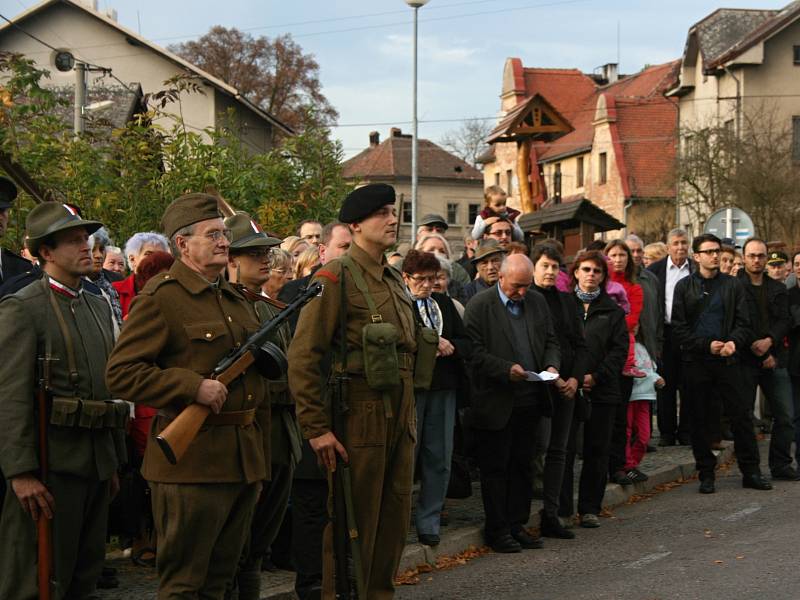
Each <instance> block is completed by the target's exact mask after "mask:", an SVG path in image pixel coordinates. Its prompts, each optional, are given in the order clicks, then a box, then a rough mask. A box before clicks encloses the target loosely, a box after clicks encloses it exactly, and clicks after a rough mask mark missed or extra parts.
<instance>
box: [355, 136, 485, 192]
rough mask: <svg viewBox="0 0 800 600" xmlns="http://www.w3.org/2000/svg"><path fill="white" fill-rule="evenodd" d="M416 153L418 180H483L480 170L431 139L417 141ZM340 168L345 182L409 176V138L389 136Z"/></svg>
mask: <svg viewBox="0 0 800 600" xmlns="http://www.w3.org/2000/svg"><path fill="white" fill-rule="evenodd" d="M418 152H419V171H418V172H419V177H420V178H433V179H451V180H452V179H455V180H461V181H481V182H482V181H483V174H482V173H481V172H480V171H478V170H477V169H476V168H474V167H472V166H470V165H469V164H468V163H466V162H464V161H463V160H461V159H460V158H458V157H457V156H455V155H453V154H450V153H449V152H448V151H447V150H445V149H444V148H441V147H440V146H437V145H436V144H434V143H433V142H431V141H430V140H425V139H422V138H420V140H419V144H418ZM342 168H343V173H344V176H345V177H346V178H348V179H370V178H377V177H411V136H410V135H405V134H393V135H390V137H388V138H387V139H385V140H384V141H383V142H381V143H380V144H377V145H375V146H369V147H368V148H366V149H365V150H362V151H361V152H360V153H358V154H356V155H355V156H354V157H352V158H350V159H348V160H346V161H345V162H344V163H343V165H342Z"/></svg>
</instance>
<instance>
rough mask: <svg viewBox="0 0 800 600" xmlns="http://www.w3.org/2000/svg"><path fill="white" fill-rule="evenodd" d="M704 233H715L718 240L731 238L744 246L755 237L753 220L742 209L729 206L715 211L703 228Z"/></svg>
mask: <svg viewBox="0 0 800 600" xmlns="http://www.w3.org/2000/svg"><path fill="white" fill-rule="evenodd" d="M703 232H704V233H713V234H714V235H716V236H717V237H718V238H731V239H733V240H735V241H736V245H737V246H742V245H743V244H744V243H745V241H746V240H747V238H749V237H753V236H754V235H755V227H754V226H753V219H751V218H750V215H748V214H747V213H746V212H744V211H743V210H742V209H741V208H736V207H735V206H729V207H727V208H721V209H719V210H717V211H715V212H714V213H713V214H712V215H711V216H710V217H708V220H707V221H706V225H705V227H704V228H703Z"/></svg>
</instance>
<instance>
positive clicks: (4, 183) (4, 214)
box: [0, 177, 33, 285]
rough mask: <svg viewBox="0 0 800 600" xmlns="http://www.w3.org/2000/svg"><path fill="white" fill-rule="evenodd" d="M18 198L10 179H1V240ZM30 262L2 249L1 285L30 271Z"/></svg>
mask: <svg viewBox="0 0 800 600" xmlns="http://www.w3.org/2000/svg"><path fill="white" fill-rule="evenodd" d="M16 197H17V186H15V185H14V182H12V181H11V180H10V179H7V178H6V177H0V238H2V237H3V236H4V235H5V234H6V230H7V229H8V219H9V217H10V216H11V207H12V205H13V203H14V199H15V198H16ZM32 266H33V265H31V263H30V261H27V260H25V259H24V258H22V257H21V256H19V255H17V254H14V253H13V252H11V250H8V249H7V248H0V285H2V284H3V282H5V281H8V280H9V279H11V278H12V277H16V276H17V275H21V274H22V273H26V272H27V271H30V269H31V267H32Z"/></svg>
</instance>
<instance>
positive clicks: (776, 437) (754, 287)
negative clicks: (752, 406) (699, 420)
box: [739, 238, 798, 481]
mask: <svg viewBox="0 0 800 600" xmlns="http://www.w3.org/2000/svg"><path fill="white" fill-rule="evenodd" d="M742 253H743V254H744V269H742V271H741V272H740V273H739V281H741V282H742V284H743V287H744V290H745V293H746V297H747V308H748V316H749V318H750V327H751V329H752V333H753V335H754V338H755V339H754V340H753V341H752V342H751V343H750V345H749V347H748V348H743V349H742V350H741V351H740V354H741V356H742V362H743V363H744V365H743V366H744V369H743V373H744V377H745V382H746V386H747V392H746V394H747V395H748V398H750V401H751V402H752V401H754V400H755V398H756V392H757V390H758V388H759V386H760V387H761V391H762V392H764V396H765V397H766V400H767V403H768V406H769V412H770V413H771V415H772V436H771V438H770V442H769V469H770V472H771V473H772V478H773V479H784V480H788V481H796V480H797V479H798V474H797V471H796V470H795V469H794V467H792V441H793V440H794V425H793V423H792V418H793V413H794V408H793V403H792V383H791V380H790V379H789V372H788V371H787V368H786V367H787V363H788V359H789V356H788V354H789V353H788V350H787V348H786V346H785V344H784V338H785V337H786V335H787V334H788V333H789V329H790V328H791V326H792V318H791V315H790V314H789V292H788V290H787V289H786V286H785V285H783V283H782V282H780V281H778V280H776V279H773V278H772V277H769V276H767V274H766V272H765V271H766V265H767V261H768V258H769V257H768V255H767V244H766V243H764V241H763V240H759V239H757V238H750V239H749V240H747V241H746V242H745V244H744V248H743V249H742ZM762 416H763V415H762Z"/></svg>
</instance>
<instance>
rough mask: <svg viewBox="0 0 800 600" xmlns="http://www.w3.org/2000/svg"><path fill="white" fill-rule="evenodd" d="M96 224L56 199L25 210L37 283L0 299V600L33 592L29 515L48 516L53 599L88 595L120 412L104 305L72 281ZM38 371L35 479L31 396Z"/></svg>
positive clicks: (121, 455)
mask: <svg viewBox="0 0 800 600" xmlns="http://www.w3.org/2000/svg"><path fill="white" fill-rule="evenodd" d="M100 226H101V224H100V223H98V222H96V221H86V220H83V219H81V218H80V217H79V216H78V214H77V212H76V211H75V210H74V209H73V208H71V207H69V206H67V205H65V204H61V203H58V202H46V203H43V204H39V205H38V206H36V207H35V208H34V209H33V210H32V211H31V212H30V213H29V215H28V218H27V221H26V229H27V231H26V233H27V245H28V248H30V250H31V252H32V253H33V254H34V255H36V256H38V257H39V261H40V264H41V265H42V268H43V270H44V274H43V277H42V278H41V279H39V280H37V281H35V282H33V283H31V284H30V285H28V286H27V287H25V288H23V289H22V290H20V291H19V292H17V293H15V294H12V295H9V296H6V297H5V298H3V300H2V301H0V348H3V349H4V356H3V360H2V361H1V362H0V389H2V390H3V394H2V396H0V431H2V432H3V433H2V436H0V467H2V471H3V473H4V474H5V476H6V478H8V480H9V491H8V494H7V495H6V497H5V504H4V506H3V512H2V519H0V540H3V542H2V544H0V598H14V599H20V600H33V599H35V598H38V597H39V590H38V584H37V525H36V520H37V519H52V540H53V548H52V561H53V578H52V581H53V585H52V586H51V591H52V594H53V595H52V597H53V598H58V599H60V598H70V599H73V598H76V599H81V598H86V597H88V596H89V594H90V593H91V592H92V591H93V590H94V587H95V582H96V581H97V578H98V577H99V576H100V572H101V569H102V567H103V557H104V555H105V536H106V523H107V520H108V505H109V502H110V500H111V496H112V495H113V494H114V493H116V490H118V489H119V479H118V478H117V474H116V473H117V467H118V466H119V464H120V463H121V462H123V461H124V460H125V456H126V454H125V441H124V433H123V432H124V426H125V420H126V418H127V415H128V411H129V408H128V405H127V404H126V403H124V402H122V401H113V400H111V394H110V393H109V391H108V389H107V388H106V384H105V376H104V375H105V366H106V360H107V358H108V355H109V353H110V352H111V348H112V346H113V343H114V338H113V329H112V325H111V312H110V309H109V307H108V304H107V303H106V302H105V300H103V298H102V297H99V296H96V295H93V294H91V293H88V292H85V291H84V290H83V289H82V285H81V281H82V277H83V276H85V275H87V274H88V273H89V272H90V271H91V270H92V256H91V249H90V247H89V235H90V234H91V233H93V232H94V231H96V230H97V229H98V228H99V227H100ZM45 364H47V365H48V367H49V377H48V379H49V383H48V387H49V390H50V394H49V399H48V403H49V406H48V413H49V416H48V417H47V423H48V424H47V426H46V431H45V432H44V435H46V443H47V457H46V463H47V471H48V473H47V478H46V480H45V481H42V478H41V476H40V472H41V469H42V467H43V465H42V462H41V458H42V457H41V456H40V455H39V451H38V449H39V445H38V444H39V435H40V434H41V432H39V431H38V425H37V424H38V418H39V413H38V410H37V409H36V408H35V407H36V406H37V402H36V401H35V393H36V388H37V386H38V381H37V371H39V368H38V367H39V365H41V366H44V365H45Z"/></svg>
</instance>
